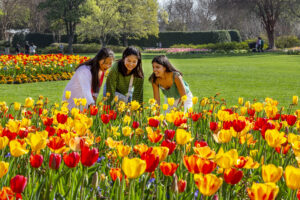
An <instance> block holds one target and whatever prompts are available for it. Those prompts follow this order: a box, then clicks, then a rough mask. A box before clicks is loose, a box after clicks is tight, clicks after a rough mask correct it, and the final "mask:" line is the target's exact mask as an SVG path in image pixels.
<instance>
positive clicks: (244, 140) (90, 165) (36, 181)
mask: <svg viewBox="0 0 300 200" xmlns="http://www.w3.org/2000/svg"><path fill="white" fill-rule="evenodd" d="M184 100H185V97H183V98H182V101H184ZM75 103H76V105H77V108H74V109H73V110H72V111H69V110H68V109H67V104H66V103H64V102H63V103H62V105H59V104H53V105H52V104H51V103H50V102H48V100H47V98H44V97H39V99H38V100H37V101H36V102H35V101H34V100H33V99H31V98H27V99H26V100H25V103H24V104H23V105H21V104H20V103H17V102H15V103H13V104H11V105H6V103H5V102H0V120H1V121H0V123H1V125H0V183H1V185H0V199H14V198H21V197H22V198H23V199H54V198H55V199H60V198H62V199H145V198H146V197H147V198H150V199H167V198H169V199H194V198H197V199H203V198H205V199H208V198H210V199H212V198H213V197H214V199H216V198H218V199H233V198H236V199H248V198H250V199H262V198H261V197H262V196H263V197H264V198H263V199H275V198H277V199H296V198H297V197H298V199H299V196H300V192H299V189H300V182H299V180H300V168H299V167H300V134H299V131H300V110H299V109H298V107H297V104H298V97H297V96H294V97H293V100H292V102H291V105H290V106H289V108H286V109H282V108H280V107H279V104H278V102H277V101H275V100H273V99H271V98H266V99H265V102H251V103H250V102H249V101H247V102H244V100H243V99H242V98H239V100H238V105H237V106H234V107H232V108H228V107H226V106H225V101H224V100H220V101H219V100H218V99H217V96H216V97H211V98H202V99H198V98H197V97H194V98H193V104H194V106H193V109H189V111H188V112H187V113H184V112H183V111H182V109H183V108H182V107H179V108H177V109H176V110H174V111H172V112H170V113H165V112H164V110H167V109H168V107H169V106H171V105H172V104H173V103H174V99H168V104H164V105H162V110H160V109H159V106H158V105H156V104H155V100H153V99H150V100H149V102H148V103H145V104H144V105H143V108H142V106H141V105H140V104H139V103H138V102H135V101H133V102H132V103H131V104H129V105H125V104H124V103H122V102H119V103H117V102H116V101H115V102H114V103H113V104H112V105H111V106H106V105H103V103H105V102H100V103H99V105H97V106H92V107H90V108H89V109H88V110H86V109H81V110H82V111H80V108H82V107H83V106H85V104H86V101H85V99H75ZM297 109H298V110H297ZM295 110H296V111H295ZM159 111H160V112H159ZM294 111H295V112H294ZM297 192H298V193H297Z"/></svg>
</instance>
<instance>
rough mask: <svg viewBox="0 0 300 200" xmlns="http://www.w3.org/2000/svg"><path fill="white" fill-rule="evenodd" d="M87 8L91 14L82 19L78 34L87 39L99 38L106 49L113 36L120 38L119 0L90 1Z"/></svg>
mask: <svg viewBox="0 0 300 200" xmlns="http://www.w3.org/2000/svg"><path fill="white" fill-rule="evenodd" d="M85 6H86V8H87V10H89V11H90V12H89V14H88V15H87V16H85V17H81V18H80V26H79V28H78V33H79V34H80V35H81V36H83V37H87V38H99V41H100V43H101V45H102V46H103V47H104V46H105V45H106V44H107V43H108V42H109V40H110V39H111V37H112V36H119V33H120V29H121V25H120V23H119V20H120V13H119V12H118V0H110V1H107V0H88V1H87V3H86V5H85Z"/></svg>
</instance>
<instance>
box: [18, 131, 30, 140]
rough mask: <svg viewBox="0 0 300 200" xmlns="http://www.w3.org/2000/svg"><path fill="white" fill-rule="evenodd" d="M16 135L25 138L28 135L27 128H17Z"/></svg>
mask: <svg viewBox="0 0 300 200" xmlns="http://www.w3.org/2000/svg"><path fill="white" fill-rule="evenodd" d="M18 135H19V137H20V138H21V139H23V138H26V137H27V135H28V130H27V129H25V130H19V132H18Z"/></svg>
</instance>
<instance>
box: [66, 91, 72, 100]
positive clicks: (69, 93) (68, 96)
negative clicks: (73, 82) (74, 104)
mask: <svg viewBox="0 0 300 200" xmlns="http://www.w3.org/2000/svg"><path fill="white" fill-rule="evenodd" d="M65 97H66V99H70V97H71V91H66V93H65Z"/></svg>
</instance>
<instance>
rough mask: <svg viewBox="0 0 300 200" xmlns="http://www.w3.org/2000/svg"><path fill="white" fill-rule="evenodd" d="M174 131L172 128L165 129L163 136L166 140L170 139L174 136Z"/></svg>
mask: <svg viewBox="0 0 300 200" xmlns="http://www.w3.org/2000/svg"><path fill="white" fill-rule="evenodd" d="M174 135H175V131H174V130H165V137H166V139H168V140H172V139H173V138H174Z"/></svg>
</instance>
